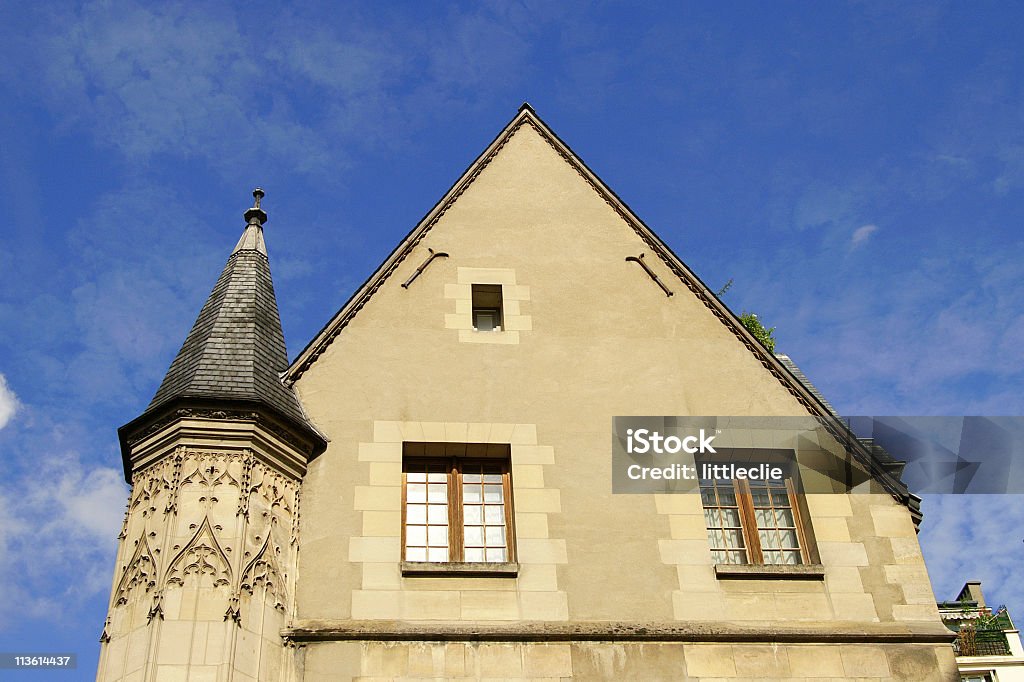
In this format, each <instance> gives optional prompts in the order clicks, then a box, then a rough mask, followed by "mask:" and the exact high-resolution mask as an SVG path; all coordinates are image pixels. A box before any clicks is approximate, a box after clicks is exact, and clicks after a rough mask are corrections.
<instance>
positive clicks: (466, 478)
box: [462, 473, 483, 483]
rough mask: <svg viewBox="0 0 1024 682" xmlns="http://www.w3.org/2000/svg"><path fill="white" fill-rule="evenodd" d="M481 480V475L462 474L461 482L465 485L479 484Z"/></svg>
mask: <svg viewBox="0 0 1024 682" xmlns="http://www.w3.org/2000/svg"><path fill="white" fill-rule="evenodd" d="M482 478H483V476H482V475H481V474H468V473H467V474H462V480H463V482H465V483H479V482H480V480H481V479H482Z"/></svg>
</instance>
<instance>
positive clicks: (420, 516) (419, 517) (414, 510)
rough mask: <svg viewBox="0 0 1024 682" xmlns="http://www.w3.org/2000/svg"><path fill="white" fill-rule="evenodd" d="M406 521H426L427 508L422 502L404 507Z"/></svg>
mask: <svg viewBox="0 0 1024 682" xmlns="http://www.w3.org/2000/svg"><path fill="white" fill-rule="evenodd" d="M405 522H406V523H426V522H427V508H426V506H424V505H422V504H410V505H407V506H406V508H405Z"/></svg>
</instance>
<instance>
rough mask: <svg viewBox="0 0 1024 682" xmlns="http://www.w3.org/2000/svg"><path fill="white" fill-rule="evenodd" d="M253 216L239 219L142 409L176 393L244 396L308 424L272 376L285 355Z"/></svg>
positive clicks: (182, 395)
mask: <svg viewBox="0 0 1024 682" xmlns="http://www.w3.org/2000/svg"><path fill="white" fill-rule="evenodd" d="M264 215H265V214H264ZM260 223H261V221H259V220H258V219H252V220H250V222H249V224H248V225H247V226H246V228H245V232H244V233H243V234H242V238H241V239H240V240H239V242H238V245H237V246H236V247H235V251H234V253H232V254H231V257H230V258H228V262H227V265H225V266H224V271H223V272H222V273H221V275H220V279H218V280H217V284H216V285H215V286H214V287H213V291H212V292H211V293H210V297H209V298H208V299H207V301H206V304H205V305H204V306H203V309H202V311H201V312H200V313H199V318H198V319H197V320H196V323H195V325H194V326H193V327H192V331H191V332H189V334H188V337H187V338H186V339H185V343H184V344H183V345H182V347H181V350H180V351H179V352H178V356H177V357H176V358H175V359H174V362H173V363H171V367H170V369H169V370H168V372H167V376H165V377H164V380H163V383H161V384H160V388H159V389H158V390H157V392H156V395H155V396H154V397H153V401H152V402H151V403H150V404H149V407H148V408H147V410H146V412H147V413H149V412H152V411H154V410H155V409H157V408H158V407H160V406H161V405H164V404H166V403H168V402H170V401H172V400H176V399H179V398H202V399H216V400H245V401H257V402H260V403H262V404H264V405H267V406H268V407H271V408H274V409H275V410H277V411H278V412H280V413H282V414H283V415H284V416H286V417H289V418H291V419H294V420H296V421H298V422H300V423H303V424H308V421H307V419H306V417H305V415H304V414H303V412H302V408H301V407H300V406H299V401H298V398H297V397H296V396H295V394H294V393H293V392H292V390H291V389H290V388H287V387H286V386H285V385H284V384H283V383H282V382H281V378H280V374H281V372H283V371H284V370H286V369H287V368H288V354H287V350H286V349H285V345H284V333H283V332H282V330H281V318H280V315H279V314H278V310H277V299H276V297H275V296H274V283H273V281H272V280H271V277H270V263H269V261H268V259H267V252H266V247H265V246H264V243H263V227H262V225H261V224H260Z"/></svg>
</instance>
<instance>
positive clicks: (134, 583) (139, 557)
mask: <svg viewBox="0 0 1024 682" xmlns="http://www.w3.org/2000/svg"><path fill="white" fill-rule="evenodd" d="M156 579H157V569H156V558H155V557H154V556H153V550H152V549H150V547H149V538H147V537H146V533H145V532H143V533H142V534H141V535H140V536H139V539H138V540H136V541H135V552H134V553H133V554H132V558H131V559H130V560H129V561H128V563H127V564H125V566H124V569H123V573H122V575H121V580H119V581H118V583H117V589H116V590H114V594H115V597H114V606H121V605H123V604H127V603H128V598H129V596H130V595H131V592H132V590H134V589H135V588H136V587H142V588H143V590H144V591H145V592H149V591H150V590H151V589H153V588H154V587H156Z"/></svg>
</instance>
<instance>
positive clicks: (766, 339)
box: [740, 310, 775, 353]
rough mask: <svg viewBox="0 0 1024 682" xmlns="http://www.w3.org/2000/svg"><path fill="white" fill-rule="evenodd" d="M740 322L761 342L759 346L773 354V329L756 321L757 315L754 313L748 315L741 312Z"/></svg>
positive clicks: (745, 312)
mask: <svg viewBox="0 0 1024 682" xmlns="http://www.w3.org/2000/svg"><path fill="white" fill-rule="evenodd" d="M740 322H742V323H743V326H744V327H746V328H747V330H748V331H749V332H750V333H751V334H753V335H754V338H756V339H757V340H758V341H760V342H761V345H763V346H764V347H765V348H767V349H768V350H769V351H771V352H772V353H774V352H775V337H774V336H773V334H774V333H775V327H770V328H769V327H765V326H764V325H763V324H761V320H759V319H757V315H756V314H755V313H748V312H747V311H745V310H744V311H743V314H741V315H740Z"/></svg>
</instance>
